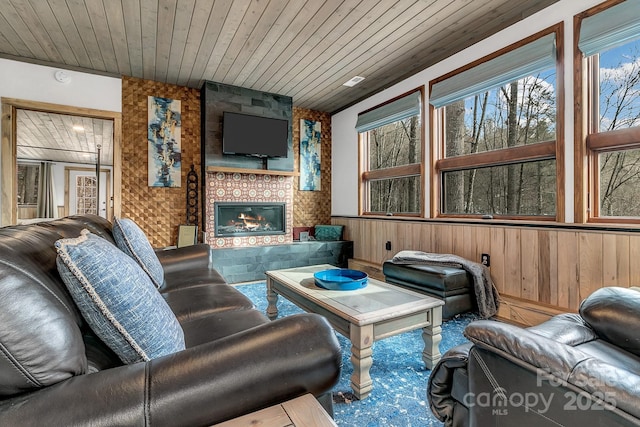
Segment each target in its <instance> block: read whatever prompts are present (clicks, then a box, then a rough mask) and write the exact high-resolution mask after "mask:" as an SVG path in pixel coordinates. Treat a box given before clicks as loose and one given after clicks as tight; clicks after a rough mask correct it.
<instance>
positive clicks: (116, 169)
mask: <svg viewBox="0 0 640 427" xmlns="http://www.w3.org/2000/svg"><path fill="white" fill-rule="evenodd" d="M1 104H2V143H1V153H2V159H1V162H2V163H1V165H0V172H1V177H0V178H1V183H0V188H1V194H0V196H1V197H0V211H1V216H0V226H4V225H10V224H16V223H17V219H18V203H17V198H18V192H17V185H16V184H17V183H16V181H17V162H18V158H17V147H18V143H17V132H16V122H17V116H18V110H29V111H39V112H48V113H58V114H65V115H71V116H77V117H86V118H97V119H104V120H109V121H111V122H112V123H113V167H112V170H113V175H112V177H110V178H109V181H110V182H111V180H112V182H113V194H112V197H109V198H107V197H105V199H102V200H104V202H105V203H104V204H105V206H104V209H105V210H106V215H107V217H108V218H111V217H112V216H113V215H116V216H118V215H120V201H121V188H120V187H121V129H122V124H121V114H120V113H118V112H113V111H106V110H95V109H90V108H80V107H72V106H66V105H59V104H49V103H42V102H36V101H27V100H20V99H14V98H2V99H1ZM93 176H94V177H95V169H94V172H93ZM105 181H106V178H105ZM105 181H102V182H105ZM102 185H103V184H100V187H101V188H102ZM65 204H66V203H65ZM65 212H66V209H65Z"/></svg>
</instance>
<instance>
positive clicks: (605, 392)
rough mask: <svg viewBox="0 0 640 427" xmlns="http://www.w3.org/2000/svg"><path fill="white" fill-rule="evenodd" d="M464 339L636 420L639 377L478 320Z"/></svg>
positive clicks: (523, 332)
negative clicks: (582, 392)
mask: <svg viewBox="0 0 640 427" xmlns="http://www.w3.org/2000/svg"><path fill="white" fill-rule="evenodd" d="M464 334H465V336H466V337H467V338H468V339H469V340H470V341H471V342H473V343H474V344H475V345H477V346H478V347H481V348H483V349H485V350H487V351H490V352H492V353H495V354H497V355H499V356H501V357H503V358H505V359H507V360H509V361H511V362H513V363H515V364H517V365H519V366H521V367H523V368H524V369H528V370H530V371H533V372H535V373H536V375H537V376H538V381H549V382H551V383H552V384H556V385H558V386H560V385H563V384H567V385H568V386H569V387H574V388H576V389H578V390H583V391H585V392H587V393H588V394H590V395H591V396H592V397H593V398H594V399H595V400H604V403H603V405H604V407H605V408H606V409H610V410H614V411H617V410H621V411H623V412H624V413H626V414H630V415H632V416H634V417H640V408H639V407H638V405H637V401H638V397H637V395H638V390H640V376H639V375H637V374H635V373H633V372H631V371H627V370H625V369H621V368H619V367H616V366H613V365H610V364H608V363H606V362H604V361H601V360H599V359H596V358H594V357H592V356H590V355H588V354H586V353H583V352H582V351H580V350H578V349H575V348H573V347H571V346H569V345H565V344H563V343H560V342H557V341H554V340H553V339H549V338H547V337H543V336H540V335H538V334H536V333H534V332H531V331H529V330H526V329H522V328H519V327H517V326H513V325H509V324H505V323H500V322H496V321H489V320H480V321H477V322H473V323H471V324H469V325H468V326H467V327H466V328H465V331H464Z"/></svg>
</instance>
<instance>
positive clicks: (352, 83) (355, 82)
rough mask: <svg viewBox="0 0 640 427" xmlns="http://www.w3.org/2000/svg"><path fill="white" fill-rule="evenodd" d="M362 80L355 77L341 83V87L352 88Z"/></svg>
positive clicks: (362, 78)
mask: <svg viewBox="0 0 640 427" xmlns="http://www.w3.org/2000/svg"><path fill="white" fill-rule="evenodd" d="M363 80H364V77H360V76H355V77H353V78H351V79H350V80H349V81H348V82H345V83H342V86H348V87H354V86H355V85H357V84H358V83H360V82H361V81H363Z"/></svg>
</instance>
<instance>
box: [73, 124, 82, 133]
mask: <svg viewBox="0 0 640 427" xmlns="http://www.w3.org/2000/svg"><path fill="white" fill-rule="evenodd" d="M73 130H75V131H76V132H82V131H84V128H83V127H82V126H79V125H75V126H74V127H73Z"/></svg>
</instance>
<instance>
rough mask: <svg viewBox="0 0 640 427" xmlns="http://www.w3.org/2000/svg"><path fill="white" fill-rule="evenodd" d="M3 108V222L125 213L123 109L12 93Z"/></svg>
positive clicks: (3, 101) (3, 223)
mask: <svg viewBox="0 0 640 427" xmlns="http://www.w3.org/2000/svg"><path fill="white" fill-rule="evenodd" d="M2 113H3V115H2V169H1V170H2V199H1V201H0V203H1V209H2V222H1V223H0V225H9V224H16V223H24V222H31V221H38V220H41V219H42V218H55V217H62V216H65V215H73V214H76V213H94V214H98V215H101V216H103V217H105V218H107V219H112V217H113V216H114V215H119V213H120V165H121V163H120V129H121V118H120V113H116V112H110V111H102V110H92V109H86V108H77V107H70V106H62V105H56V104H45V103H38V102H34V101H21V100H15V99H6V98H3V99H2ZM8 153H10V155H9V154H8ZM98 167H99V168H100V174H99V175H98V176H96V170H97V168H98ZM98 189H99V190H100V191H97V190H98ZM45 201H46V202H47V203H44V202H45Z"/></svg>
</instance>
